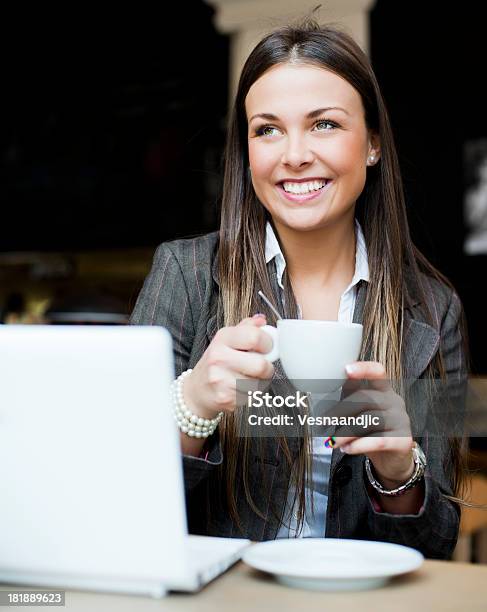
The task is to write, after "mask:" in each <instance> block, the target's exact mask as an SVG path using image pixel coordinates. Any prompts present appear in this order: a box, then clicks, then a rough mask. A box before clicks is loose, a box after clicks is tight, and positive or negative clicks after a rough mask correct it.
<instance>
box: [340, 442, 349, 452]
mask: <svg viewBox="0 0 487 612" xmlns="http://www.w3.org/2000/svg"><path fill="white" fill-rule="evenodd" d="M340 450H341V451H342V453H348V451H349V450H350V446H349V445H348V444H344V445H343V446H340Z"/></svg>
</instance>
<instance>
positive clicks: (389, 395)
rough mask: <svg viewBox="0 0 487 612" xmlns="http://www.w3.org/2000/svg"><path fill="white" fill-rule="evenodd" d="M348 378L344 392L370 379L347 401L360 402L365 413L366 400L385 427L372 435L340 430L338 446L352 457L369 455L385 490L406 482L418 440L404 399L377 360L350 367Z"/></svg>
mask: <svg viewBox="0 0 487 612" xmlns="http://www.w3.org/2000/svg"><path fill="white" fill-rule="evenodd" d="M347 376H348V381H347V382H346V383H345V385H344V389H346V388H347V387H348V390H349V391H350V390H352V391H353V390H354V389H357V385H354V382H353V381H359V380H367V381H368V387H367V388H366V389H361V390H360V391H357V390H356V391H355V392H352V393H351V394H349V395H348V396H346V401H347V402H349V401H352V402H354V401H355V402H357V404H356V405H357V406H358V405H360V411H361V412H363V407H364V406H363V401H365V402H366V406H365V407H366V409H367V410H366V412H367V411H370V412H373V414H374V415H378V416H379V417H380V419H379V421H380V423H381V425H380V426H379V427H378V428H375V429H374V431H373V432H372V435H367V434H365V435H363V436H346V437H340V436H339V431H340V430H338V431H337V436H334V438H335V445H334V446H335V447H336V448H340V449H342V450H343V452H346V453H347V454H350V455H360V454H364V455H367V456H368V457H369V459H370V461H371V462H372V464H373V467H374V472H375V475H376V476H377V478H378V479H379V480H380V482H381V484H383V485H384V486H385V487H389V488H392V487H394V486H398V485H399V484H402V483H404V482H406V481H407V480H408V479H409V478H410V477H411V475H412V474H413V472H414V459H413V453H412V450H411V449H412V447H413V444H414V440H413V438H412V434H411V424H410V420H409V415H408V414H407V411H406V406H405V403H404V400H403V399H402V397H401V396H400V395H398V394H397V393H395V391H394V390H393V388H392V386H391V384H390V381H389V380H388V379H387V376H386V371H385V368H384V366H383V365H382V364H381V363H378V362H377V361H355V362H354V363H352V364H350V365H349V366H347ZM358 386H360V385H358ZM349 405H350V404H349Z"/></svg>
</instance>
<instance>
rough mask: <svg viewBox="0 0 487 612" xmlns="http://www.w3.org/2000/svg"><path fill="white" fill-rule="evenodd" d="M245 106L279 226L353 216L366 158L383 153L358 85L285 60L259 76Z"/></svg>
mask: <svg viewBox="0 0 487 612" xmlns="http://www.w3.org/2000/svg"><path fill="white" fill-rule="evenodd" d="M325 109H328V110H325ZM245 110H246V115H247V122H248V151H249V162H250V170H251V173H252V183H253V186H254V190H255V193H256V195H257V197H258V198H259V200H260V202H261V203H262V204H263V206H265V208H266V209H267V210H268V211H269V213H270V214H271V216H272V218H273V220H274V223H275V224H276V226H277V227H279V225H280V224H283V225H285V226H287V227H288V228H290V229H296V230H301V231H306V230H308V231H309V230H316V229H319V228H321V227H324V226H328V225H330V224H334V223H336V222H337V221H340V220H344V219H348V220H349V219H353V213H354V208H355V202H356V200H357V198H358V197H359V195H360V193H361V192H362V190H363V188H364V185H365V179H366V166H367V165H373V164H374V163H377V160H378V158H379V150H378V149H379V147H378V141H377V139H376V138H375V137H374V136H373V135H372V133H370V132H369V130H368V129H367V126H366V123H365V114H364V108H363V105H362V100H361V98H360V94H359V93H358V92H357V90H356V89H355V88H354V87H352V85H350V83H348V82H347V81H345V80H344V79H343V78H341V77H340V76H338V75H336V74H335V73H333V72H330V71H329V70H326V69H324V68H320V67H317V66H311V65H309V64H305V65H303V64H301V65H296V64H294V65H292V64H279V65H277V66H273V67H272V68H270V69H269V70H268V71H266V72H265V73H264V74H263V75H262V76H261V77H260V78H259V79H258V80H257V81H255V83H253V85H252V86H251V88H250V89H249V92H248V94H247V97H246V99H245ZM262 114H265V115H273V117H270V116H267V117H258V116H257V117H256V115H262ZM371 155H374V160H372V159H371V158H370V156H371ZM286 179H287V180H286ZM283 181H285V182H284V183H283Z"/></svg>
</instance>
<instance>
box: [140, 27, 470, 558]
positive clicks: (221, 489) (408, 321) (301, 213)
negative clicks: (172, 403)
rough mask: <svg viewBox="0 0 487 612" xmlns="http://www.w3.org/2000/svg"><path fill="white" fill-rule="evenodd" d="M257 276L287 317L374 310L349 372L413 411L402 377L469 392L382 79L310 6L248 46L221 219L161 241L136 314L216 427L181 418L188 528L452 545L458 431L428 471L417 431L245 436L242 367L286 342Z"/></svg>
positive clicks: (443, 553) (256, 374)
mask: <svg viewBox="0 0 487 612" xmlns="http://www.w3.org/2000/svg"><path fill="white" fill-rule="evenodd" d="M259 289H261V290H262V291H263V293H264V294H265V295H266V296H268V297H269V298H270V299H271V301H273V302H274V305H275V307H276V308H277V310H278V311H281V312H283V313H284V316H286V317H291V318H299V317H301V318H304V319H319V320H321V319H323V320H326V319H329V320H339V321H352V320H353V321H355V322H361V323H362V324H363V326H364V337H363V346H362V350H361V355H360V359H359V361H357V362H356V363H354V364H350V366H351V367H350V368H349V371H348V376H349V378H350V379H351V380H353V379H365V378H366V379H369V380H370V381H371V383H370V384H371V386H372V387H373V389H375V391H374V392H375V393H376V394H378V395H379V396H380V398H382V399H384V400H386V401H387V402H389V401H391V402H392V403H393V404H394V405H395V406H396V408H395V409H396V410H399V411H400V413H401V416H404V419H406V420H407V418H408V417H407V406H406V403H405V401H404V400H403V398H402V397H401V396H400V394H399V393H398V392H396V391H395V390H393V389H392V387H391V385H390V384H388V383H387V380H388V379H391V380H396V381H401V380H403V379H408V380H409V379H419V378H424V379H428V377H430V378H431V377H433V378H434V377H436V378H441V377H442V378H443V379H444V381H445V382H446V384H447V386H448V388H449V390H450V392H451V394H452V396H454V397H455V396H457V395H459V394H460V392H461V391H460V388H461V384H462V383H463V382H464V381H465V379H466V364H465V352H464V350H463V343H462V333H461V331H460V329H461V328H460V326H459V322H460V321H461V313H462V309H461V304H460V301H459V299H458V297H457V295H456V294H455V292H454V291H453V290H452V287H451V285H450V284H449V283H448V281H446V279H444V278H443V277H442V276H441V275H440V274H439V273H438V272H437V271H436V270H435V269H434V268H433V267H432V266H431V264H429V263H428V261H427V260H426V259H425V258H424V257H423V256H422V255H421V254H420V253H419V252H418V250H417V249H416V248H415V247H414V245H413V244H412V242H411V239H410V235H409V230H408V224H407V218H406V212H405V204H404V196H403V190H402V184H401V177H400V172H399V166H398V161H397V157H396V152H395V148H394V142H393V137H392V132H391V128H390V125H389V120H388V116H387V112H386V109H385V106H384V102H383V100H382V97H381V94H380V91H379V87H378V84H377V81H376V78H375V76H374V73H373V71H372V68H371V66H370V64H369V61H368V59H367V57H366V56H365V55H364V53H363V52H362V51H361V50H360V48H359V47H358V46H357V44H356V43H355V42H354V41H353V40H352V39H351V38H350V37H349V36H348V35H346V34H344V33H343V32H341V31H339V30H337V29H335V28H332V27H323V26H319V25H318V24H317V23H316V22H314V21H312V20H308V21H306V22H305V23H304V24H302V25H301V26H297V27H291V26H288V27H284V28H281V29H279V30H276V31H274V32H273V33H271V34H270V35H268V36H267V37H265V38H264V39H263V40H262V41H261V42H260V43H259V44H258V45H257V46H256V47H255V49H254V50H253V51H252V53H251V54H250V56H249V58H248V59H247V62H246V64H245V66H244V67H243V70H242V74H241V76H240V81H239V86H238V91H237V95H236V100H235V105H234V108H233V110H232V115H231V118H230V125H229V129H228V136H227V145H226V159H225V175H224V187H223V198H222V210H221V224H220V230H219V232H213V233H211V234H207V235H204V236H199V237H197V238H192V239H181V240H175V241H171V242H167V243H163V244H162V245H160V247H159V248H158V250H157V252H156V255H155V258H154V262H153V267H152V271H151V273H150V275H149V276H148V278H147V279H146V282H145V284H144V287H143V289H142V292H141V294H140V296H139V299H138V301H137V304H136V307H135V310H134V313H133V315H132V319H131V322H132V323H133V324H150V325H163V326H164V327H166V328H168V329H169V331H170V332H171V334H172V337H173V341H174V353H175V364H176V374H177V376H178V377H179V376H180V375H181V374H182V373H184V372H185V375H184V376H183V378H181V379H180V380H179V384H180V389H181V394H182V395H181V396H180V397H181V399H182V400H183V402H184V404H185V406H183V410H185V409H188V411H189V412H187V415H188V417H189V416H190V415H191V414H195V415H197V417H199V418H201V419H206V421H201V423H206V425H208V427H206V429H205V432H206V433H205V434H204V435H203V434H202V433H200V432H201V430H200V432H198V434H196V433H195V431H194V430H191V426H190V425H189V429H188V426H186V427H185V426H184V423H186V424H187V425H188V421H187V420H186V421H184V423H182V425H181V445H182V452H183V465H184V475H185V483H186V496H187V509H188V522H189V529H190V532H192V533H202V534H208V535H218V536H227V537H247V538H250V539H252V540H268V539H273V538H276V537H290V536H293V535H294V536H303V535H304V536H309V535H311V536H325V535H326V537H346V538H359V539H371V540H388V541H391V542H397V543H400V544H406V545H409V546H414V547H416V548H418V549H419V550H421V551H422V552H423V553H424V554H425V555H426V556H428V557H433V558H448V557H450V555H451V553H452V551H453V549H454V546H455V543H456V539H457V535H458V526H459V516H460V511H459V504H458V503H457V502H458V501H459V500H458V499H457V497H456V496H457V495H458V494H459V493H460V490H461V475H462V453H461V449H460V445H459V443H458V440H457V441H455V440H452V441H450V442H448V441H447V440H444V439H441V438H435V439H433V438H432V439H424V440H423V439H422V440H418V441H419V442H420V443H421V445H422V446H423V450H424V453H425V455H426V467H425V471H424V474H423V473H422V470H420V469H419V468H421V461H420V460H419V458H418V453H419V450H418V449H417V447H416V444H415V442H418V441H414V440H413V437H412V435H410V430H408V435H402V436H396V437H391V436H384V437H374V436H367V435H366V436H362V437H360V438H350V437H341V438H340V437H338V438H337V440H336V444H337V448H334V449H333V451H332V453H331V455H330V456H329V457H328V461H327V460H326V458H325V460H324V456H323V453H322V452H320V450H319V449H318V448H316V447H314V448H313V449H312V448H311V444H310V440H309V438H306V437H305V438H299V439H298V438H289V439H286V438H285V437H281V438H256V439H254V438H251V437H248V436H245V435H243V434H242V431H241V427H242V424H241V422H240V420H239V418H238V415H239V409H238V408H236V405H238V401H237V399H238V398H237V397H236V392H235V389H236V380H237V379H245V378H252V379H262V380H268V379H271V378H272V377H273V376H275V375H276V374H277V373H280V374H282V370H281V366H280V363H279V361H278V362H276V363H275V364H274V365H275V367H274V366H273V365H272V364H270V363H269V362H268V361H266V359H265V358H264V357H263V354H264V353H266V352H267V351H269V350H270V349H271V346H272V342H271V340H270V338H269V337H268V335H267V334H266V333H265V332H264V331H262V330H261V329H259V328H260V327H261V326H262V325H263V324H265V322H266V321H267V322H270V323H275V316H274V314H273V312H272V310H271V309H268V308H267V307H266V305H265V304H263V303H262V301H261V300H260V298H259V296H258V294H257V292H258V290H259ZM255 312H261V313H263V315H265V316H261V315H256V316H255V317H251V315H252V313H255ZM183 381H184V383H183ZM220 413H221V414H222V417H223V418H221V420H220V416H218V415H219V414H220ZM210 419H213V422H212V423H211V426H210V421H209V420H210ZM180 420H181V419H180ZM407 422H408V421H407ZM206 425H204V426H206ZM209 432H213V433H209ZM188 434H191V435H188ZM340 448H341V449H342V451H345V452H341V451H340V450H339V449H340ZM366 457H367V458H368V461H369V467H370V468H371V470H372V473H373V475H374V477H375V479H376V482H377V483H378V485H379V489H377V487H375V488H374V486H373V485H372V484H371V481H370V480H369V479H368V476H367V472H366V470H364V465H365V460H366ZM313 481H314V482H318V487H317V491H316V495H315V494H314V493H313V496H312V499H313V500H314V502H313V503H314V505H316V508H313V511H312V512H311V511H310V508H309V503H307V502H308V500H309V492H310V490H313V491H314V489H312V484H311V483H312V482H313ZM406 483H407V487H406V488H407V490H406V491H405V492H403V494H401V495H395V494H390V493H391V491H393V490H394V489H397V488H398V487H402V486H403V485H406ZM380 487H382V490H383V491H385V493H382V492H381V489H380ZM315 502H316V503H315ZM315 510H316V511H315ZM316 517H318V519H317V518H316ZM289 521H291V523H289ZM303 526H304V527H305V529H303Z"/></svg>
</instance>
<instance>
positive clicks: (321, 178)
mask: <svg viewBox="0 0 487 612" xmlns="http://www.w3.org/2000/svg"><path fill="white" fill-rule="evenodd" d="M331 180H332V179H330V178H326V177H324V176H312V177H309V178H301V179H293V178H285V179H282V181H279V182H278V183H276V185H283V184H284V183H312V182H313V181H325V182H326V183H329V182H330V181H331Z"/></svg>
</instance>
